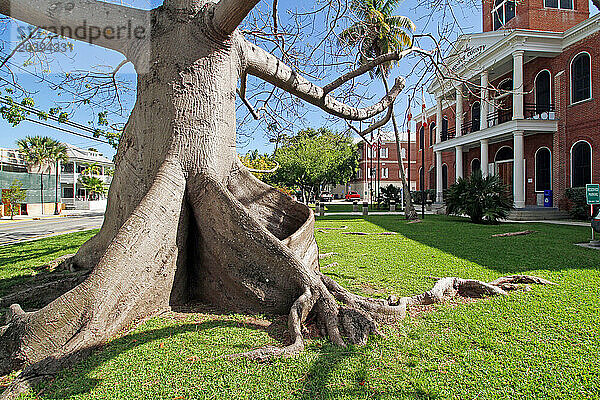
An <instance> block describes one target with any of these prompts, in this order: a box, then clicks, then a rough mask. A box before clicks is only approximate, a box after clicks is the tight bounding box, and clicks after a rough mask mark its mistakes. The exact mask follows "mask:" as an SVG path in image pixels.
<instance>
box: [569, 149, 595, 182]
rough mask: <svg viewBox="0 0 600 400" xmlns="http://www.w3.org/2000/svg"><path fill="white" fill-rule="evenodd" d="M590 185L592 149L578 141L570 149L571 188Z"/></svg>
mask: <svg viewBox="0 0 600 400" xmlns="http://www.w3.org/2000/svg"><path fill="white" fill-rule="evenodd" d="M588 183H592V147H591V146H590V144H589V143H588V142H586V141H583V140H582V141H580V142H577V143H575V145H573V148H572V149H571V186H572V187H584V186H585V185H587V184H588Z"/></svg>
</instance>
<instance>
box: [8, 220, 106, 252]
mask: <svg viewBox="0 0 600 400" xmlns="http://www.w3.org/2000/svg"><path fill="white" fill-rule="evenodd" d="M34 218H36V219H34ZM34 218H20V219H15V220H12V221H11V220H5V219H3V220H1V221H0V246H4V245H9V244H16V243H21V242H28V241H31V240H37V239H42V238H46V237H50V236H56V235H62V234H65V233H72V232H81V231H87V230H90V229H97V228H100V226H102V222H103V221H104V214H101V213H93V214H84V215H65V216H47V217H39V218H38V217H34Z"/></svg>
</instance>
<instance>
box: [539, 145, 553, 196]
mask: <svg viewBox="0 0 600 400" xmlns="http://www.w3.org/2000/svg"><path fill="white" fill-rule="evenodd" d="M551 164H552V155H551V154H550V150H549V149H548V148H547V147H540V148H539V149H538V151H537V152H536V153H535V191H536V192H543V191H544V190H550V189H551V188H552V167H551Z"/></svg>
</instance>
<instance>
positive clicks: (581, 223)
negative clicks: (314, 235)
mask: <svg viewBox="0 0 600 400" xmlns="http://www.w3.org/2000/svg"><path fill="white" fill-rule="evenodd" d="M313 211H314V210H313ZM417 214H418V215H419V218H420V217H421V210H418V211H417ZM332 215H349V216H358V217H360V216H362V212H361V211H358V212H350V211H342V212H326V213H325V214H324V216H325V217H329V216H332ZM368 215H404V211H369V214H368ZM425 215H443V214H436V213H435V212H434V211H425ZM315 216H317V217H319V216H320V215H319V214H315ZM464 218H468V217H464ZM502 222H505V223H511V224H554V225H571V226H584V227H588V228H589V227H590V223H589V222H585V221H571V220H551V219H549V220H548V219H545V220H531V221H516V220H510V219H505V220H502Z"/></svg>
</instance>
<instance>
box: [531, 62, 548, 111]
mask: <svg viewBox="0 0 600 400" xmlns="http://www.w3.org/2000/svg"><path fill="white" fill-rule="evenodd" d="M544 71H547V72H548V74H550V93H548V95H549V96H550V102H549V103H548V104H552V71H550V70H549V69H547V68H544V69H542V70H539V71H538V73H537V74H535V78H533V103H534V104H535V105H536V107H537V79H538V76H539V75H540V74H541V73H542V72H544Z"/></svg>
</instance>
